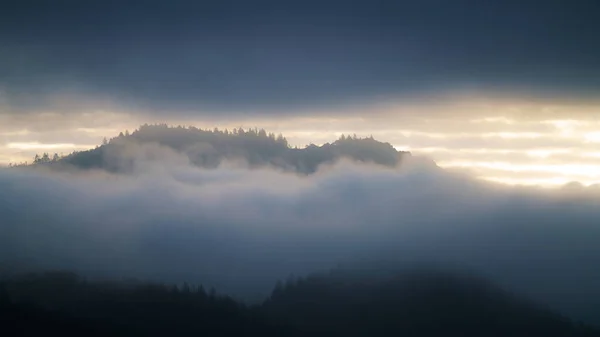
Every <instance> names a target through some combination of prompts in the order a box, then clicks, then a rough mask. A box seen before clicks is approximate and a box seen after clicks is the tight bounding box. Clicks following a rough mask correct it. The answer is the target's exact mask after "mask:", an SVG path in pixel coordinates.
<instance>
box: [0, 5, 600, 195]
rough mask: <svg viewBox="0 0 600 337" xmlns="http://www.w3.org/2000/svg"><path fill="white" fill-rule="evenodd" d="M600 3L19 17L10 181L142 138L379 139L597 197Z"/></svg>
mask: <svg viewBox="0 0 600 337" xmlns="http://www.w3.org/2000/svg"><path fill="white" fill-rule="evenodd" d="M599 12H600V3H598V2H597V1H595V0H579V1H558V0H547V1H543V2H540V1H537V0H521V1H516V0H515V1H513V0H504V1H500V0H492V1H475V0H456V1H443V0H420V1H417V0H397V1H391V0H389V1H388V0H381V1H366V0H364V1H363V0H356V1H341V0H321V1H316V0H305V1H281V0H280V1H272V0H257V1H242V0H229V1H218V2H206V1H188V0H179V1H156V0H154V1H127V2H122V1H95V0H91V1H72V0H66V1H59V2H47V1H18V2H17V1H15V2H14V3H13V4H11V5H10V6H7V7H6V8H4V9H3V11H2V12H1V13H0V163H3V164H7V163H9V162H21V161H25V160H31V158H32V157H33V155H34V154H35V153H36V152H38V153H39V152H44V151H47V152H57V153H69V152H71V151H73V150H82V149H86V148H90V147H94V146H96V145H98V144H100V143H101V140H102V138H103V137H112V136H115V135H116V134H118V132H120V131H123V130H125V129H129V130H133V129H135V128H136V127H137V126H139V125H140V124H143V123H151V122H166V123H170V124H185V125H195V126H198V127H210V128H212V127H214V126H218V127H221V128H223V127H239V126H243V127H263V128H265V129H267V130H269V131H273V132H282V133H284V135H286V136H287V138H288V139H289V140H290V142H291V143H292V144H294V145H299V146H302V145H306V144H308V143H311V142H312V143H316V144H320V143H324V142H328V141H332V140H334V139H336V138H337V137H338V136H339V135H340V134H342V133H346V134H348V133H350V134H353V133H356V134H357V135H361V136H368V135H373V136H374V137H375V138H376V139H379V140H381V141H386V142H390V143H391V144H393V145H394V146H395V147H396V148H398V149H403V150H410V151H411V152H413V153H418V154H424V155H427V156H430V157H432V158H433V159H434V160H436V162H437V163H438V164H439V165H440V166H442V167H446V168H453V169H464V170H468V171H469V172H471V173H472V174H474V175H476V176H477V177H481V178H485V179H488V180H493V181H497V182H503V183H510V184H516V183H518V184H537V185H544V186H548V185H561V184H564V183H568V182H570V181H578V182H580V183H582V184H585V185H589V184H594V183H598V182H600V149H599V145H600V119H599V117H598V116H600V102H599V99H598V97H600V96H599V95H598V94H599V93H600V45H599V44H598V43H597V36H596V32H597V31H600V22H598V20H597V19H596V17H597V13H599Z"/></svg>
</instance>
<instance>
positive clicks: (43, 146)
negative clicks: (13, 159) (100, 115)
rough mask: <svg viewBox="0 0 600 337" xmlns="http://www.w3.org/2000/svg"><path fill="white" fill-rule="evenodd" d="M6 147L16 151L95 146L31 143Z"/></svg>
mask: <svg viewBox="0 0 600 337" xmlns="http://www.w3.org/2000/svg"><path fill="white" fill-rule="evenodd" d="M6 147H7V148H9V149H16V150H56V149H89V148H93V147H94V145H77V144H72V143H63V144H43V143H38V142H30V143H8V144H6Z"/></svg>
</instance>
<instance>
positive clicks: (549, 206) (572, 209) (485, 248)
mask: <svg viewBox="0 0 600 337" xmlns="http://www.w3.org/2000/svg"><path fill="white" fill-rule="evenodd" d="M151 152H152V153H153V156H151V157H149V156H144V155H140V156H139V158H138V161H139V165H136V167H138V168H139V170H138V171H136V172H135V173H134V174H132V175H128V176H115V175H110V174H107V173H102V172H91V173H90V172H87V173H83V172H70V173H66V172H65V173H56V172H54V173H50V172H44V171H40V170H21V169H3V170H0V266H1V267H2V268H3V270H4V271H6V272H15V271H23V270H38V269H55V268H61V269H64V268H66V269H72V270H76V271H79V272H81V273H82V274H84V275H87V276H90V277H111V278H114V277H118V278H121V277H136V278H140V279H147V280H158V281H168V282H182V281H188V282H198V283H199V282H202V283H204V284H207V285H214V286H216V287H217V289H219V290H221V291H223V292H227V293H230V294H232V295H235V296H240V297H243V298H247V299H257V298H260V297H261V296H264V295H265V294H266V293H267V292H268V291H269V290H270V289H271V287H272V285H273V284H274V283H275V281H276V280H277V279H281V278H285V277H286V276H287V275H289V274H290V273H294V274H295V275H303V274H306V273H309V272H313V271H315V270H322V269H327V268H330V267H334V266H336V265H337V264H339V263H342V264H348V263H359V264H360V263H367V262H366V261H381V260H386V261H392V263H404V262H406V263H408V262H420V261H427V262H436V263H445V264H449V265H457V266H461V267H466V268H471V269H474V270H476V271H478V272H480V273H483V274H485V275H488V276H490V277H492V278H493V279H494V280H495V281H497V282H499V283H500V284H502V285H504V286H507V287H509V288H511V289H514V290H517V291H521V292H524V293H525V294H526V295H529V296H531V297H533V298H535V299H538V300H541V301H543V302H544V303H548V304H550V305H551V306H553V307H555V308H557V309H559V310H561V311H563V312H566V313H569V314H571V315H574V316H576V317H578V318H584V319H588V320H594V321H596V322H600V317H598V315H597V312H595V311H594V310H592V309H593V308H594V307H596V308H597V307H598V305H600V287H598V285H597V282H596V281H597V280H598V279H599V278H600V271H599V270H598V268H596V267H597V265H598V263H600V246H598V244H597V242H598V239H600V227H599V226H598V225H597V219H598V218H599V217H600V211H599V210H598V198H597V196H598V191H596V190H595V189H592V188H587V189H586V188H576V187H573V188H572V189H568V190H562V191H558V190H557V191H553V192H542V191H540V190H533V189H524V188H523V189H516V188H506V187H498V186H492V185H486V184H484V183H481V182H476V181H473V180H471V179H469V178H467V177H465V176H461V175H455V174H451V173H448V172H445V171H442V170H440V169H437V168H431V167H422V166H420V165H418V164H412V162H411V161H408V162H407V163H406V164H405V165H404V167H403V168H400V169H389V168H382V167H375V166H369V165H366V164H362V165H361V164H356V163H350V162H344V161H342V162H338V163H337V164H335V165H329V166H325V167H321V168H320V169H319V171H318V172H317V173H316V174H314V175H311V176H299V175H295V174H291V173H283V172H281V171H277V170H271V169H260V170H249V169H246V168H243V167H240V166H238V165H237V164H233V163H225V164H223V165H222V166H221V167H220V168H218V169H215V170H203V169H199V168H195V167H192V166H191V165H189V163H188V162H187V158H185V157H183V156H181V155H180V154H177V153H174V152H172V151H170V150H168V149H162V150H161V151H157V149H156V148H153V149H151ZM157 153H159V154H160V155H157Z"/></svg>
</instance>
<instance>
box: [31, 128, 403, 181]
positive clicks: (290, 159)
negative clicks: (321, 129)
mask: <svg viewBox="0 0 600 337" xmlns="http://www.w3.org/2000/svg"><path fill="white" fill-rule="evenodd" d="M164 147H166V148H169V149H172V150H174V151H176V152H178V153H181V154H184V155H186V156H187V157H188V158H189V161H190V162H191V163H192V164H194V165H196V166H200V167H205V168H215V167H217V166H218V165H219V164H220V163H221V162H223V161H224V160H238V161H239V160H242V161H243V162H245V163H247V164H248V165H249V166H250V167H262V166H267V165H272V166H275V167H278V168H282V169H285V170H288V171H295V172H298V173H304V174H310V173H313V172H315V171H316V170H317V168H318V166H319V165H321V164H325V163H331V162H335V161H336V160H338V159H341V158H349V159H352V160H356V161H361V162H371V163H375V164H379V165H383V166H387V167H394V166H396V165H398V164H399V163H400V162H401V161H402V159H403V157H404V156H406V155H410V153H408V152H402V151H396V149H394V147H393V146H392V145H391V144H389V143H382V142H379V141H376V140H375V139H373V138H372V137H369V138H357V137H356V136H341V137H340V138H339V139H338V140H336V141H335V142H333V143H327V144H324V145H322V146H316V145H312V144H311V145H309V146H307V147H305V148H297V147H291V146H290V145H289V144H288V142H287V140H286V139H285V138H284V137H283V136H282V135H278V136H276V135H274V134H272V133H267V132H266V131H265V130H262V129H261V130H258V129H248V130H244V129H242V128H239V129H234V130H233V131H228V130H218V129H214V130H202V129H199V128H196V127H181V126H179V127H170V126H168V125H166V124H159V125H147V124H145V125H142V126H141V127H140V128H139V129H138V130H135V131H133V132H132V133H131V134H129V133H128V132H126V133H125V134H123V133H121V134H119V135H118V136H117V137H115V138H112V139H110V140H105V141H104V142H103V144H102V146H99V147H97V148H95V149H91V150H87V151H81V152H74V153H72V154H70V155H68V156H65V157H63V158H60V159H54V160H48V155H44V156H43V157H38V159H37V160H36V162H37V163H42V164H43V163H44V162H45V163H61V164H71V165H74V166H76V167H78V168H84V169H92V168H99V169H106V170H108V171H111V172H127V171H129V170H131V169H132V168H133V165H134V164H135V162H136V160H140V159H142V160H144V159H147V160H159V159H164V158H162V157H163V156H164V155H165V153H164V152H165V151H164V150H165V149H164ZM39 158H46V160H43V159H39Z"/></svg>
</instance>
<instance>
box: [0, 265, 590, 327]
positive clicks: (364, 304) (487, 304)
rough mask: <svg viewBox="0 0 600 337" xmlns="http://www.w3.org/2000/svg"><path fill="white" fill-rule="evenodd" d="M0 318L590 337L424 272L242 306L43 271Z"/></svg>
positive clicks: (300, 289) (357, 278)
mask: <svg viewBox="0 0 600 337" xmlns="http://www.w3.org/2000/svg"><path fill="white" fill-rule="evenodd" d="M0 310H1V311H2V312H1V313H0V314H1V315H0V317H2V319H3V320H4V322H3V323H4V324H3V327H4V328H10V329H13V331H14V332H15V333H14V334H13V335H15V336H16V335H24V332H25V331H27V332H36V331H37V332H42V331H43V332H44V333H62V334H63V335H65V334H66V335H71V334H73V335H74V334H80V333H85V334H87V335H127V336H166V335H169V336H191V335H196V334H197V335H209V336H217V335H218V336H254V335H261V336H389V335H402V336H600V332H599V331H598V330H595V329H594V328H591V327H587V326H583V325H581V324H575V323H573V322H571V321H569V320H568V319H566V318H564V317H562V316H560V315H558V314H556V313H553V312H551V311H549V310H546V309H544V308H541V307H539V306H536V305H534V304H531V303H529V302H528V301H526V300H523V299H521V298H519V297H517V296H515V295H512V294H510V293H507V292H505V291H503V290H502V289H500V288H497V287H495V286H494V285H493V284H491V283H489V282H487V281H485V280H483V279H480V278H477V277H473V276H469V275H459V274H456V273H448V272H439V271H427V270H415V271H405V272H403V273H400V274H395V275H393V276H390V277H378V278H374V277H371V276H369V275H357V274H356V273H354V272H347V271H344V270H335V271H332V272H330V273H327V274H320V275H317V274H315V275H311V276H309V277H307V278H304V279H295V278H290V279H289V280H288V281H287V282H285V284H283V283H281V282H279V283H278V285H277V286H276V288H275V289H274V291H273V293H272V295H271V296H270V297H269V298H268V299H267V300H266V301H265V302H264V303H263V304H261V305H257V306H251V307H249V306H246V305H244V304H242V303H239V302H236V301H235V300H233V299H231V298H229V297H227V296H221V295H217V294H216V292H215V291H214V290H211V291H209V292H206V291H205V290H204V288H202V287H201V286H198V287H194V286H189V285H187V284H184V285H182V286H179V287H177V286H166V285H162V284H146V283H140V282H120V283H118V282H117V283H115V282H110V283H109V282H88V281H85V280H82V279H80V278H78V277H77V276H76V275H74V274H72V273H63V272H58V273H57V272H53V273H45V274H35V275H26V276H20V277H16V278H11V279H9V280H7V282H5V284H0ZM23 322H27V323H28V324H24V323H23ZM42 324H43V325H42ZM36 329H37V330H36ZM19 332H21V333H19Z"/></svg>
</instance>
